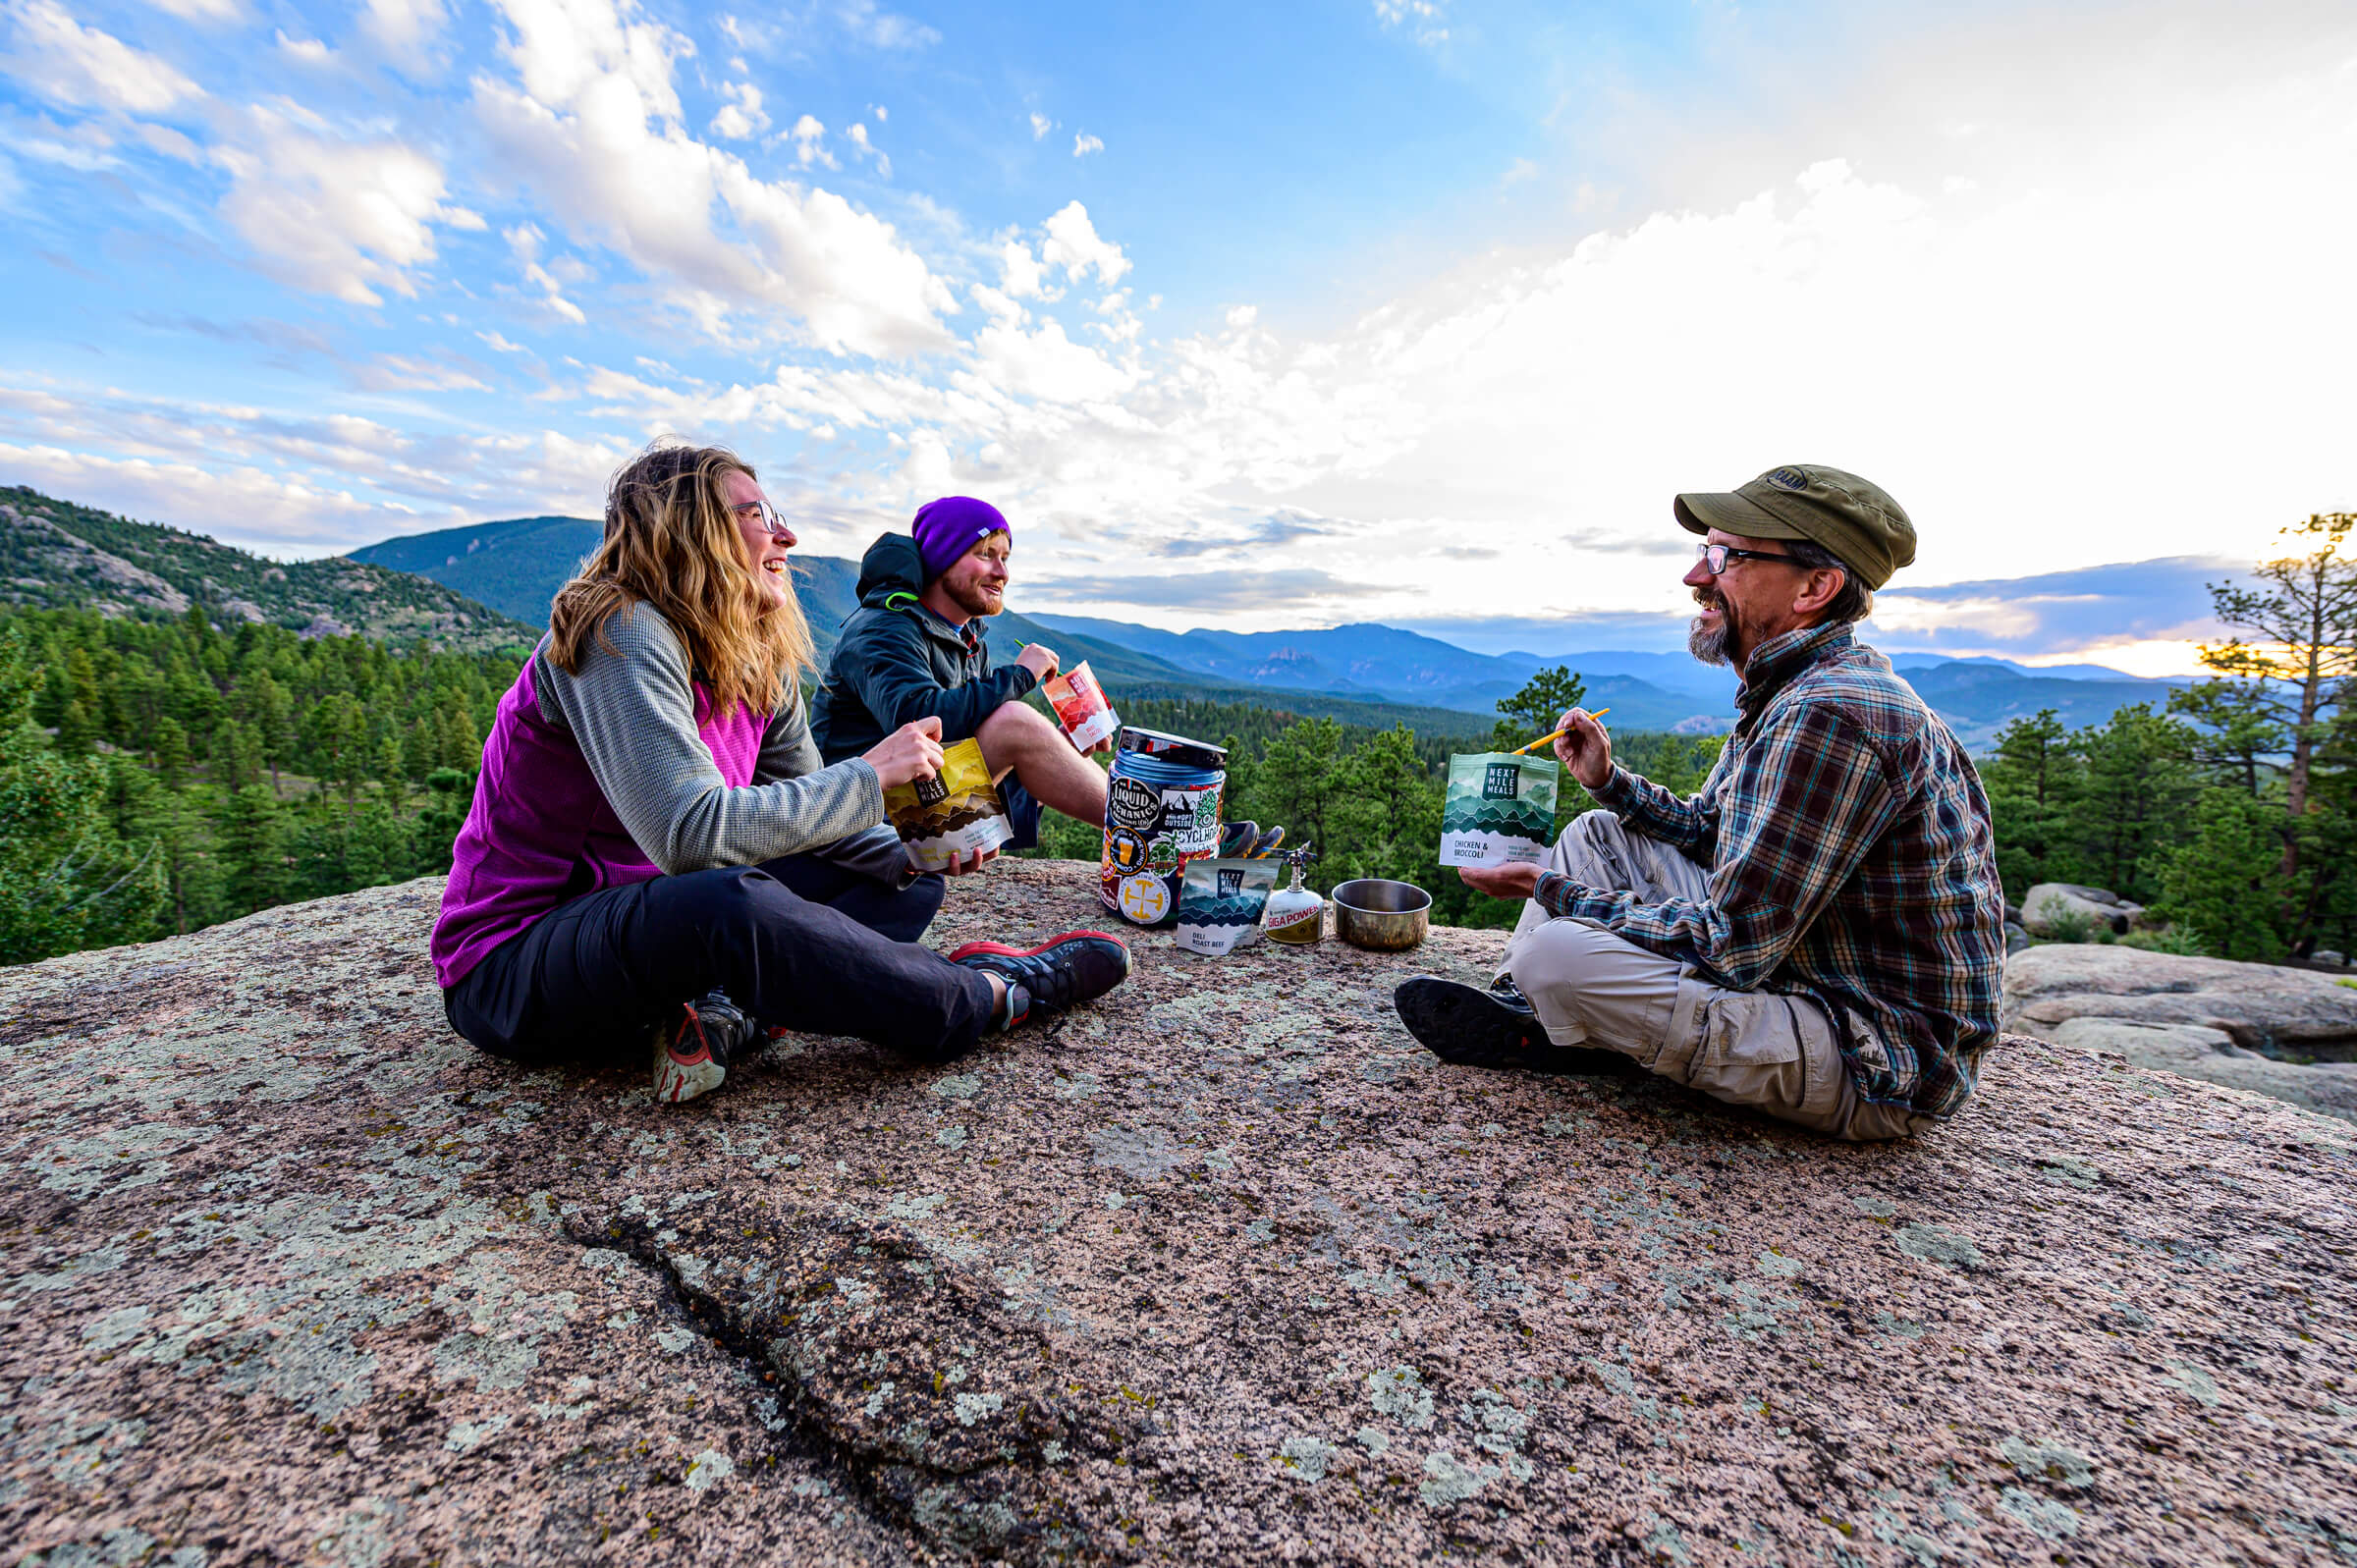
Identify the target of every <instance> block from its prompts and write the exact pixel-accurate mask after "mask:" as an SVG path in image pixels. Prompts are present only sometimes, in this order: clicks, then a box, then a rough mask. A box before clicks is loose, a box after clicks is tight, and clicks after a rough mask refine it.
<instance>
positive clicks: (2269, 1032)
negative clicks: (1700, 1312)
mask: <svg viewBox="0 0 2357 1568" xmlns="http://www.w3.org/2000/svg"><path fill="white" fill-rule="evenodd" d="M2003 1018H2004V1026H2005V1027H2006V1028H2008V1029H2018V1030H2022V1031H2024V1032H2025V1033H2033V1034H2040V1035H2046V1036H2049V1037H2050V1038H2051V1037H2052V1036H2053V1035H2054V1033H2055V1030H2056V1026H2058V1025H2059V1024H2061V1023H2062V1022H2063V1020H2065V1019H2068V1018H2117V1019H2122V1020H2125V1021H2128V1022H2132V1023H2150V1024H2192V1025H2195V1026H2197V1027H2200V1028H2204V1029H2216V1030H2220V1031H2223V1032H2224V1033H2225V1034H2227V1035H2229V1036H2231V1037H2232V1039H2233V1041H2234V1043H2235V1044H2236V1045H2238V1046H2240V1047H2242V1048H2243V1049H2244V1050H2245V1051H2256V1052H2259V1053H2261V1054H2266V1055H2290V1056H2306V1057H2316V1058H2323V1059H2328V1060H2345V1059H2348V1058H2349V1057H2351V1056H2352V1055H2357V990H2352V989H2351V988H2349V987H2347V986H2343V985H2340V984H2338V983H2337V982H2335V981H2334V980H2333V979H2332V977H2331V976H2330V975H2324V974H2317V973H2314V972H2312V971H2310V970H2305V969H2291V968H2284V967H2280V966H2277V965H2275V964H2260V963H2235V962H2232V961H2230V960H2228V959H2224V958H2189V957H2181V956H2179V955H2177V954H2174V953H2165V952H2147V951H2145V950H2144V949H2142V948H2139V947H2124V946H2109V945H2104V944H2097V943H2060V944H2055V945H2052V946H2040V947H2033V948H2031V949H2030V950H2029V951H2027V952H2021V953H2015V954H2014V955H2013V956H2012V957H2010V958H2008V959H2006V960H2005V1001H2004V1013H2003Z"/></svg>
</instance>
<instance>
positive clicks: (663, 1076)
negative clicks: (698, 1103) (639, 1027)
mask: <svg viewBox="0 0 2357 1568" xmlns="http://www.w3.org/2000/svg"><path fill="white" fill-rule="evenodd" d="M759 1033H760V1031H759V1030H758V1029H756V1028H755V1027H754V1025H753V1021H752V1020H751V1019H750V1018H747V1017H746V1016H745V1015H744V1013H743V1012H742V1011H741V1010H740V1008H739V1007H738V1005H737V1004H736V1003H735V1002H733V1001H731V1000H729V999H728V998H727V997H726V996H725V995H723V994H722V993H720V992H717V991H709V992H706V993H705V994H704V995H702V996H700V997H698V998H696V999H695V1000H693V1001H684V1002H682V1003H680V1017H679V1021H678V1022H677V1024H675V1025H674V1026H673V1028H672V1029H671V1030H670V1031H669V1038H668V1039H665V1040H662V1041H660V1042H659V1043H658V1044H657V1045H656V1047H655V1099H657V1100H658V1101H661V1102H663V1103H664V1104H666V1105H674V1106H680V1105H685V1104H686V1103H687V1102H688V1101H690V1100H695V1099H698V1098H700V1097H702V1096H704V1095H708V1094H710V1093H711V1092H712V1091H713V1090H715V1089H717V1088H719V1087H720V1086H721V1083H722V1082H723V1081H724V1080H725V1079H726V1078H727V1077H728V1076H729V1058H730V1057H731V1056H732V1055H734V1054H737V1053H739V1052H740V1051H742V1050H743V1049H744V1048H745V1047H746V1046H748V1045H750V1044H751V1043H752V1042H753V1041H754V1040H755V1039H756V1038H757V1037H758V1035H759Z"/></svg>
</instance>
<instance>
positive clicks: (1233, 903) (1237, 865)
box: [1171, 860, 1278, 958]
mask: <svg viewBox="0 0 2357 1568" xmlns="http://www.w3.org/2000/svg"><path fill="white" fill-rule="evenodd" d="M1277 864H1278V863H1277V862H1276V861H1274V860H1190V861H1188V862H1187V863H1186V869H1185V871H1184V872H1182V873H1181V874H1180V876H1179V883H1178V930H1177V931H1175V932H1173V933H1172V934H1171V940H1172V941H1174V942H1176V943H1178V946H1181V947H1184V948H1185V949H1186V950H1187V951H1189V952H1200V953H1208V954H1209V955H1210V956H1212V957H1214V958H1217V957H1220V956H1222V955H1224V954H1226V953H1231V952H1233V951H1234V950H1235V949H1236V948H1238V947H1241V946H1247V945H1249V944H1251V943H1253V942H1257V941H1258V940H1259V939H1260V915H1261V911H1262V910H1264V909H1266V908H1267V907H1268V904H1269V890H1270V889H1272V888H1274V887H1276V886H1277Z"/></svg>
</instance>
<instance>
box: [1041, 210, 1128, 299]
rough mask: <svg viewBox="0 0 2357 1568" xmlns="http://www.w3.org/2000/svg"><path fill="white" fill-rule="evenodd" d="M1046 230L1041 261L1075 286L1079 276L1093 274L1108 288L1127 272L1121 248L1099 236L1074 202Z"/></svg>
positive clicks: (1086, 213) (1093, 225)
mask: <svg viewBox="0 0 2357 1568" xmlns="http://www.w3.org/2000/svg"><path fill="white" fill-rule="evenodd" d="M1047 230H1048V238H1047V243H1045V244H1044V245H1042V246H1041V247H1040V255H1041V257H1042V259H1044V260H1045V261H1046V262H1047V264H1048V265H1049V266H1051V267H1062V268H1063V269H1064V270H1065V275H1066V276H1067V277H1069V278H1071V279H1072V280H1073V281H1075V282H1077V281H1078V280H1079V278H1080V275H1081V274H1082V273H1085V272H1092V271H1093V272H1094V273H1096V275H1097V281H1098V282H1099V283H1102V284H1104V285H1105V286H1106V287H1108V288H1110V287H1112V286H1113V285H1114V284H1117V283H1119V282H1121V280H1122V276H1123V274H1124V273H1126V272H1127V271H1128V270H1129V258H1128V257H1127V256H1125V255H1124V254H1122V247H1121V246H1120V245H1117V244H1115V243H1112V242H1111V241H1108V240H1105V239H1103V238H1102V237H1100V236H1099V235H1098V233H1097V226H1096V225H1095V224H1093V223H1091V222H1090V221H1089V218H1088V209H1087V208H1086V207H1084V206H1082V205H1081V204H1080V203H1079V202H1077V201H1073V202H1069V203H1068V204H1067V205H1066V206H1065V207H1064V208H1063V209H1062V210H1061V211H1059V212H1058V213H1057V214H1056V215H1055V216H1054V217H1052V218H1050V219H1049V220H1048V223H1047Z"/></svg>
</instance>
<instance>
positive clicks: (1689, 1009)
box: [1400, 920, 1924, 1140]
mask: <svg viewBox="0 0 2357 1568" xmlns="http://www.w3.org/2000/svg"><path fill="white" fill-rule="evenodd" d="M1509 977H1510V978H1511V979H1512V981H1513V984H1514V988H1515V990H1516V991H1517V992H1519V994H1520V996H1521V998H1522V999H1523V1000H1524V1001H1525V1002H1526V1003H1527V1006H1528V1008H1529V1028H1528V1037H1527V1038H1528V1045H1527V1047H1526V1049H1525V1051H1524V1052H1523V1053H1522V1059H1519V1060H1517V1059H1516V1058H1515V1054H1514V1053H1511V1052H1506V1053H1494V1054H1498V1055H1500V1056H1501V1057H1502V1058H1503V1059H1498V1060H1492V1061H1482V1062H1480V1063H1479V1064H1480V1065H1497V1066H1507V1065H1531V1066H1536V1067H1541V1068H1545V1067H1546V1066H1547V1065H1548V1064H1549V1063H1550V1061H1552V1060H1556V1059H1561V1058H1562V1056H1564V1055H1566V1054H1569V1053H1570V1051H1571V1050H1572V1049H1573V1048H1579V1047H1586V1048H1589V1049H1595V1048H1602V1049H1604V1050H1608V1051H1611V1052H1615V1053H1617V1054H1620V1055H1623V1056H1625V1057H1627V1058H1628V1059H1629V1060H1630V1061H1632V1062H1634V1063H1635V1064H1636V1065H1638V1066H1640V1067H1643V1068H1644V1069H1645V1070H1647V1071H1648V1072H1652V1073H1655V1074H1658V1075H1659V1076H1661V1077H1664V1078H1668V1079H1670V1080H1672V1082H1675V1083H1681V1084H1685V1085H1686V1086H1688V1087H1689V1088H1693V1089H1697V1090H1700V1091H1701V1092H1702V1093H1704V1094H1707V1095H1709V1096H1711V1097H1712V1098H1713V1099H1715V1100H1720V1101H1724V1102H1726V1103H1727V1104H1728V1105H1737V1106H1751V1107H1754V1108H1758V1109H1760V1110H1763V1111H1765V1112H1767V1113H1768V1114H1769V1115H1772V1116H1775V1117H1777V1118H1778V1119H1780V1120H1782V1121H1789V1122H1793V1123H1796V1124H1798V1125H1800V1126H1804V1127H1810V1128H1814V1129H1816V1130H1817V1131H1820V1132H1827V1133H1831V1134H1833V1135H1834V1136H1836V1137H1839V1138H1847V1139H1857V1140H1873V1139H1883V1138H1896V1137H1903V1136H1906V1135H1907V1134H1908V1133H1910V1132H1914V1131H1917V1130H1919V1129H1920V1127H1921V1126H1922V1125H1923V1124H1924V1122H1923V1118H1921V1117H1918V1116H1915V1115H1914V1114H1913V1113H1912V1112H1909V1111H1907V1110H1905V1109H1904V1108H1892V1107H1885V1106H1872V1105H1868V1104H1866V1103H1865V1102H1863V1101H1861V1100H1859V1099H1858V1096H1857V1090H1856V1087H1855V1085H1854V1084H1853V1083H1852V1082H1851V1080H1850V1076H1849V1072H1848V1069H1847V1068H1846V1067H1844V1066H1843V1064H1842V1061H1841V1052H1840V1045H1839V1035H1838V1032H1837V1025H1836V1022H1835V1020H1834V1019H1833V1018H1832V1017H1831V1016H1829V1015H1828V1014H1827V1013H1826V1011H1825V1009H1824V1008H1822V1007H1820V1006H1819V1005H1818V1004H1817V1003H1816V1002H1814V1001H1812V1000H1809V999H1807V998H1805V997H1785V996H1779V995H1777V994H1775V993H1772V992H1760V991H1734V990H1730V989H1727V988H1726V987H1722V986H1714V985H1712V984H1710V983H1709V982H1707V981H1704V980H1701V979H1698V978H1695V977H1693V976H1691V975H1688V974H1686V973H1685V972H1684V970H1683V969H1682V968H1681V966H1680V965H1679V964H1677V963H1676V962H1675V961H1674V960H1672V959H1669V958H1664V957H1662V956H1661V955H1660V954H1658V953H1655V952H1651V951H1649V950H1647V949H1646V948H1643V947H1639V946H1636V945H1635V944H1634V943H1630V942H1624V941H1622V940H1621V939H1620V938H1618V937H1617V936H1615V935H1613V934H1612V933H1611V932H1609V931H1606V930H1604V929H1603V928H1602V927H1600V926H1596V925H1592V924H1590V923H1588V922H1586V921H1582V920H1550V921H1548V922H1547V923H1546V924H1545V925H1544V926H1541V927H1538V928H1535V929H1534V930H1532V931H1530V932H1527V933H1525V934H1524V936H1523V937H1522V938H1521V939H1520V940H1518V941H1517V942H1516V944H1515V946H1514V948H1513V952H1512V957H1511V961H1510V963H1509ZM1409 984H1410V985H1418V984H1419V982H1410V983H1409ZM1421 984H1422V985H1423V986H1424V987H1425V988H1426V990H1429V991H1430V992H1431V994H1430V995H1425V994H1423V993H1422V992H1419V993H1418V994H1417V995H1416V996H1415V998H1414V999H1413V1000H1414V1004H1415V1011H1416V1013H1417V1014H1418V1016H1411V1015H1410V1013H1411V1007H1410V1000H1411V999H1410V997H1409V995H1408V988H1407V987H1406V986H1403V987H1401V992H1402V997H1401V1003H1400V1015H1401V1017H1402V1019H1403V1020H1405V1021H1407V1022H1408V1025H1409V1027H1410V1029H1411V1030H1416V1032H1417V1035H1418V1038H1419V1039H1424V1038H1425V1031H1424V1030H1420V1029H1417V1024H1418V1021H1419V1017H1420V1018H1421V1019H1422V1021H1424V1022H1425V1025H1426V1028H1428V1029H1435V1028H1438V1027H1445V1026H1446V1025H1448V1024H1451V1023H1454V1024H1456V1025H1458V1027H1459V1029H1460V1031H1463V1030H1464V1029H1465V1026H1466V1023H1467V1021H1468V1020H1472V1019H1485V1020H1489V1023H1488V1027H1487V1033H1486V1038H1488V1039H1490V1040H1492V1041H1495V1040H1497V1039H1499V1038H1501V1037H1502V1036H1503V1035H1504V1034H1505V1033H1506V1028H1505V1025H1504V1022H1503V1017H1502V1015H1501V1014H1499V1013H1497V1012H1496V1011H1495V1010H1494V1007H1495V1005H1496V1004H1495V1003H1493V1004H1492V1007H1491V1008H1488V1009H1485V1008H1481V1007H1478V1006H1477V1005H1476V1003H1475V1002H1474V1001H1473V1000H1470V999H1478V998H1482V997H1483V993H1481V992H1478V991H1476V990H1475V989H1474V988H1473V987H1470V986H1456V987H1454V988H1453V989H1454V991H1455V992H1458V993H1463V994H1465V997H1464V998H1463V999H1458V1000H1456V1001H1455V1003H1454V1006H1455V1012H1454V1014H1453V1015H1452V1013H1451V1008H1450V1004H1449V1002H1448V1001H1447V1000H1445V996H1444V994H1443V993H1441V992H1439V991H1438V990H1434V989H1432V988H1440V987H1450V986H1452V985H1453V982H1448V981H1426V982H1422V983H1421ZM1470 1032H1472V1033H1475V1034H1481V1033H1483V1029H1482V1027H1481V1026H1480V1025H1478V1024H1476V1025H1474V1026H1473V1027H1472V1029H1471V1031H1470ZM1425 1044H1426V1045H1427V1046H1429V1047H1431V1048H1432V1049H1433V1050H1434V1051H1435V1052H1436V1054H1441V1055H1443V1056H1445V1057H1448V1058H1449V1059H1452V1060H1466V1059H1470V1058H1468V1057H1466V1056H1465V1055H1463V1054H1461V1052H1460V1051H1459V1050H1457V1049H1456V1046H1455V1043H1454V1042H1453V1040H1450V1039H1426V1040H1425ZM1557 1070H1564V1069H1561V1068H1559V1069H1557Z"/></svg>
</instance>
